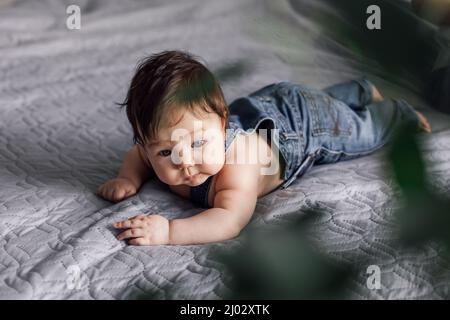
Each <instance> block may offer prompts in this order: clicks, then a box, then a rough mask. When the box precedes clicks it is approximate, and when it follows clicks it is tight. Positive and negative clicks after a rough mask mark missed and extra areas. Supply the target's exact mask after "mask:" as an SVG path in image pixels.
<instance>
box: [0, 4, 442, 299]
mask: <svg viewBox="0 0 450 320" xmlns="http://www.w3.org/2000/svg"><path fill="white" fill-rule="evenodd" d="M293 2H294V1H287V0H282V1H276V2H275V1H268V0H267V1H266V0H264V1H257V0H247V1H241V0H230V1H221V0H213V1H202V0H193V1H181V0H180V1H160V0H154V1H143V0H142V1H137V0H136V1H129V2H128V1H127V2H124V1H119V0H114V1H109V0H108V1H106V0H85V1H51V0H47V1H39V2H37V1H19V0H17V1H15V0H8V1H0V75H1V77H0V298H2V299H134V298H137V297H142V296H145V295H151V296H152V297H153V298H156V299H222V298H224V297H227V296H228V294H229V293H230V288H229V286H228V285H227V283H228V281H229V279H230V277H231V275H230V274H228V273H227V272H226V270H225V268H224V265H223V264H222V263H221V262H219V261H217V260H216V259H215V258H214V257H215V254H216V253H217V252H231V251H233V250H235V248H236V246H238V245H239V244H240V241H241V239H240V238H237V239H233V240H229V241H225V242H222V243H213V244H208V245H191V246H155V247H135V246H128V245H126V244H125V243H124V242H120V241H117V240H116V239H115V235H116V231H115V230H114V229H113V228H112V227H111V224H112V223H113V222H115V221H119V220H123V219H125V218H128V217H132V216H135V215H137V214H140V213H146V214H149V213H159V214H162V215H164V216H166V217H169V218H174V217H187V216H190V215H193V214H196V213H198V212H200V211H201V209H200V208H196V207H194V206H193V205H192V204H190V203H189V202H187V201H185V200H183V199H181V198H179V197H177V196H176V195H173V194H170V193H169V192H168V191H167V190H166V189H165V188H164V187H163V186H162V185H160V184H158V182H156V181H149V182H148V183H146V184H145V185H144V186H143V187H142V189H141V190H140V192H139V193H138V194H137V195H136V196H133V197H131V198H128V199H126V200H124V201H122V202H119V203H116V204H113V203H110V202H108V201H105V200H103V199H101V198H99V197H97V196H96V195H95V191H96V189H97V187H98V186H99V185H100V184H101V183H103V182H104V181H105V180H107V179H110V178H112V177H114V176H115V174H116V173H117V171H118V169H119V167H120V164H121V161H122V159H123V157H124V155H125V153H126V151H127V150H128V149H129V148H130V146H131V145H132V132H131V128H130V126H129V124H128V122H127V119H126V115H125V113H124V111H123V110H120V109H119V108H118V107H117V105H116V104H115V102H121V101H122V100H123V99H124V97H125V93H126V89H127V86H128V85H129V81H130V79H131V76H132V75H133V71H134V67H135V66H136V63H137V61H138V60H139V59H140V58H142V57H144V56H145V55H148V54H150V53H154V52H158V51H161V50H165V49H182V50H187V51H189V52H192V53H194V54H196V55H198V56H201V57H202V59H203V61H205V62H206V63H207V64H208V66H209V67H210V68H211V69H213V70H219V71H220V70H227V68H228V67H230V66H236V65H237V66H240V68H238V71H239V72H235V73H234V76H231V77H223V90H224V94H225V97H226V100H227V101H228V102H231V101H232V100H233V99H235V98H237V97H239V96H242V95H246V94H249V93H250V92H252V91H254V90H256V89H258V88H260V87H262V86H265V85H267V84H269V83H273V82H277V81H281V80H289V81H293V82H298V83H303V84H308V85H310V86H313V87H317V88H323V87H326V86H328V85H331V84H334V83H337V82H339V81H344V80H348V79H351V78H354V77H359V76H361V73H362V72H361V68H360V65H359V63H358V61H355V60H354V59H352V55H351V54H348V52H347V51H346V48H345V47H342V46H340V45H339V44H338V43H336V42H335V41H334V40H333V39H331V38H327V37H325V36H323V35H322V36H320V34H319V33H318V31H317V30H319V29H318V26H317V21H315V20H314V14H313V13H314V12H316V11H317V10H323V7H322V6H320V5H319V4H316V2H315V1H314V0H309V1H307V0H303V1H300V4H299V3H296V4H294V3H293ZM73 3H76V4H78V5H79V6H80V8H81V29H79V30H69V29H68V28H67V27H66V19H67V18H68V16H69V14H67V13H66V8H67V6H68V5H70V4H73ZM302 5H303V6H302ZM302 8H303V9H302ZM338 49H339V50H338ZM236 74H237V75H236ZM225 75H226V73H225ZM366 75H367V76H369V77H370V78H371V79H372V80H374V81H377V83H378V84H379V86H380V88H381V91H382V92H383V93H384V95H385V96H402V97H405V98H406V99H407V100H408V101H409V102H410V103H411V104H413V105H414V106H415V107H416V108H417V109H418V110H421V111H422V112H424V114H426V115H427V116H428V117H429V119H430V122H431V125H432V127H433V130H434V131H433V133H432V134H431V135H429V136H427V137H423V139H424V140H425V157H426V158H427V160H429V161H430V166H429V168H428V170H429V174H430V175H431V176H432V177H433V178H434V179H433V185H434V186H435V187H436V188H437V189H439V190H440V191H441V192H442V193H448V192H449V188H450V120H449V118H450V117H449V116H446V115H444V114H442V113H438V112H435V111H433V110H432V109H431V108H430V107H429V106H427V104H426V103H425V102H424V101H423V100H422V99H421V98H420V96H419V95H418V94H417V93H416V92H415V91H414V90H412V89H411V88H410V87H408V86H406V85H402V83H399V82H393V81H389V80H387V79H383V78H381V77H379V75H378V74H377V73H376V72H373V73H366ZM384 161H385V160H384V157H383V152H382V151H381V152H378V153H375V154H372V155H370V156H367V157H364V158H360V159H355V160H351V161H345V162H340V163H336V164H331V165H321V166H315V167H313V168H312V170H311V171H309V172H308V174H306V175H304V176H303V177H301V178H300V179H297V180H296V181H295V182H294V183H293V184H292V185H291V186H290V187H289V188H287V189H285V190H278V191H276V192H274V193H271V194H269V195H267V196H265V197H263V198H261V199H259V201H258V204H257V208H256V211H255V214H254V218H253V220H252V222H251V227H254V228H265V227H266V226H270V225H274V224H277V223H280V222H283V221H289V219H291V218H292V217H293V216H296V215H301V214H302V213H304V212H305V210H307V209H308V208H312V207H314V208H317V207H319V208H321V209H323V210H324V211H325V212H326V213H327V215H326V217H327V218H324V219H319V220H317V221H315V223H314V233H315V235H316V239H317V240H318V242H319V243H320V249H321V250H322V251H323V252H324V253H325V254H327V255H328V256H330V257H333V259H336V261H342V262H346V263H348V262H350V263H352V264H354V265H356V266H357V265H358V264H367V263H373V264H377V265H378V266H379V267H380V270H381V279H382V281H381V288H380V289H378V290H369V289H368V288H367V285H366V280H367V274H366V273H365V265H360V270H361V272H360V273H357V274H354V275H353V277H352V287H351V290H350V293H351V295H350V296H351V298H354V299H448V298H450V292H449V289H450V269H449V266H448V265H449V264H448V258H446V256H445V251H444V250H443V248H442V247H441V245H439V244H437V243H434V242H430V243H426V244H424V245H423V246H421V247H420V248H414V249H412V248H405V247H402V246H400V245H398V244H397V242H396V241H395V239H393V238H392V237H391V232H392V230H393V229H394V228H395V221H394V220H393V219H392V214H393V212H394V211H395V209H396V208H397V207H398V203H397V201H396V193H397V190H396V189H395V188H393V187H392V181H391V180H390V179H387V178H386V177H385V176H384V175H383V172H382V168H383V164H384Z"/></svg>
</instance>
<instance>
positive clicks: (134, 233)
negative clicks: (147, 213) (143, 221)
mask: <svg viewBox="0 0 450 320" xmlns="http://www.w3.org/2000/svg"><path fill="white" fill-rule="evenodd" d="M143 236H145V231H144V230H143V229H140V228H138V229H128V230H126V231H124V232H122V233H121V234H119V235H118V236H117V240H124V239H128V238H137V237H143Z"/></svg>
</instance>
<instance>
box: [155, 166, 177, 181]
mask: <svg viewBox="0 0 450 320" xmlns="http://www.w3.org/2000/svg"><path fill="white" fill-rule="evenodd" d="M154 170H155V173H156V175H157V176H158V178H159V180H161V181H162V182H164V183H166V184H176V183H177V181H176V180H177V178H178V174H179V172H178V171H177V170H175V169H173V168H171V167H170V166H155V167H154Z"/></svg>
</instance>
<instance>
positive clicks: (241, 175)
mask: <svg viewBox="0 0 450 320" xmlns="http://www.w3.org/2000/svg"><path fill="white" fill-rule="evenodd" d="M222 171H223V172H221V173H220V176H218V177H217V181H216V196H215V198H214V208H211V209H208V210H205V211H203V212H201V213H199V214H197V215H195V216H192V217H189V218H185V219H174V220H170V221H169V220H168V219H166V218H165V217H163V216H160V215H156V214H151V215H148V216H147V215H139V216H137V217H134V218H131V219H129V220H125V221H121V222H117V223H115V224H114V226H115V227H116V228H118V229H126V230H125V231H123V232H122V233H121V234H119V235H118V236H117V239H118V240H124V239H130V240H129V242H128V243H129V244H131V245H160V244H173V245H191V244H202V243H209V242H218V241H223V240H228V239H232V238H234V237H236V236H238V235H239V233H240V231H241V230H242V229H243V228H244V227H245V226H246V225H247V223H248V222H249V221H250V218H251V216H252V215H253V212H254V210H255V207H256V200H257V198H258V194H257V190H258V177H259V174H260V172H259V168H258V166H255V165H225V167H224V169H222Z"/></svg>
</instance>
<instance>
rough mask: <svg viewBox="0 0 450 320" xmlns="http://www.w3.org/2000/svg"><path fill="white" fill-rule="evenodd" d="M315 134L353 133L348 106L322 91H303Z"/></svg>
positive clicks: (312, 132) (344, 134)
mask: <svg viewBox="0 0 450 320" xmlns="http://www.w3.org/2000/svg"><path fill="white" fill-rule="evenodd" d="M302 94H303V96H304V98H305V100H306V102H307V107H309V108H308V111H309V115H310V124H311V134H312V135H313V136H322V135H327V136H335V137H348V136H350V135H351V133H352V126H351V121H350V118H349V114H348V113H349V112H351V110H349V108H348V106H346V105H345V104H344V103H342V102H341V101H339V100H336V99H333V98H331V97H329V96H328V95H326V94H322V93H320V92H303V93H302Z"/></svg>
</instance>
